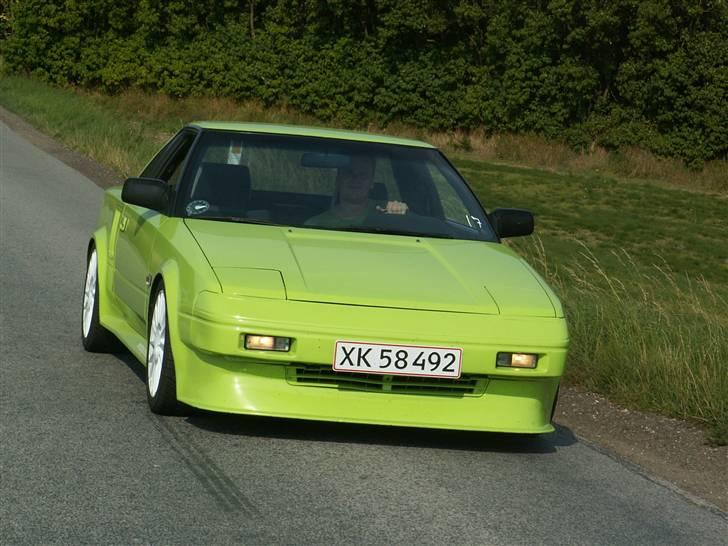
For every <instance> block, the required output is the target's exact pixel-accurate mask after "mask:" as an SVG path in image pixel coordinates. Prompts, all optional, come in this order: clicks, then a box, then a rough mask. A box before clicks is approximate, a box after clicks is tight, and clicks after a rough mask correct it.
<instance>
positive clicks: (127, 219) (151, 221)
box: [113, 129, 197, 335]
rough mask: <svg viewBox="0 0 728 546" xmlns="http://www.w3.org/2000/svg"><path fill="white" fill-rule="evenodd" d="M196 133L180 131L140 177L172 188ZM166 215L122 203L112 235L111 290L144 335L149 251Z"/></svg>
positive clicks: (131, 322)
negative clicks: (157, 180)
mask: <svg viewBox="0 0 728 546" xmlns="http://www.w3.org/2000/svg"><path fill="white" fill-rule="evenodd" d="M196 136H197V133H196V131H192V130H188V129H185V130H182V131H180V133H178V134H177V136H176V137H175V138H174V139H172V141H171V142H170V143H169V144H168V145H167V146H165V147H164V148H163V149H162V151H161V152H160V153H159V154H157V156H156V157H155V158H154V159H153V160H152V161H151V162H150V163H149V165H148V166H147V168H146V169H144V172H143V173H142V176H143V177H145V178H157V179H160V180H164V181H165V182H167V183H168V184H169V186H170V187H171V189H172V190H174V189H175V188H176V185H177V183H178V182H179V180H180V178H181V176H182V172H183V170H184V166H185V163H186V159H187V156H188V155H189V151H190V149H191V147H192V144H193V142H194V140H195V138H196ZM171 195H174V193H173V191H172V192H171ZM165 218H166V216H165V214H162V213H160V212H157V211H154V210H150V209H147V208H144V207H139V206H137V205H130V204H128V203H125V204H124V209H123V211H122V213H121V218H120V219H119V222H118V225H117V233H116V237H115V238H114V245H115V247H114V248H115V252H114V255H115V260H114V267H115V270H114V274H113V290H114V293H115V295H116V297H117V299H118V301H119V303H120V307H121V308H122V311H123V312H124V314H125V316H126V318H127V321H128V322H129V324H130V325H131V326H132V327H133V328H134V329H135V330H136V331H137V332H138V333H140V334H141V335H145V334H146V332H145V330H146V315H147V298H148V290H149V285H150V284H151V280H152V279H151V275H150V272H149V267H148V266H149V259H150V253H151V250H152V247H153V243H154V239H155V237H156V236H157V233H158V232H159V226H160V224H161V222H163V221H164V219H165Z"/></svg>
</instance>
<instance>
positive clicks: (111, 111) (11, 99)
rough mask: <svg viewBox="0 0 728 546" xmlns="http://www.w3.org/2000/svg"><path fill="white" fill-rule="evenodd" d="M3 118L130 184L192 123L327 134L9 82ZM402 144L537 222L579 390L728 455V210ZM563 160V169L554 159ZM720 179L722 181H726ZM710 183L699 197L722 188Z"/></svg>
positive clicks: (127, 97) (537, 261) (252, 117)
mask: <svg viewBox="0 0 728 546" xmlns="http://www.w3.org/2000/svg"><path fill="white" fill-rule="evenodd" d="M0 104H2V105H3V106H5V107H6V108H8V109H9V110H12V111H14V112H16V113H18V114H20V115H21V116H23V117H24V118H26V119H27V120H28V121H30V122H31V123H32V124H33V125H35V126H36V127H38V128H39V129H41V130H42V131H44V132H46V133H47V134H50V135H51V136H54V137H56V138H57V139H58V140H60V141H61V142H63V143H64V144H66V145H67V146H69V147H71V148H74V149H76V150H78V151H80V152H82V153H84V154H86V155H88V156H90V157H92V158H94V159H95V160H97V161H99V162H101V163H103V164H105V165H107V166H109V167H111V168H113V169H115V170H116V171H118V172H120V173H121V174H122V175H129V174H137V173H138V172H139V171H140V170H141V168H142V166H143V165H144V163H145V162H146V161H147V160H148V159H149V158H150V157H151V156H152V155H153V153H154V152H155V151H156V150H157V149H158V148H159V147H160V146H161V144H162V143H163V142H164V141H165V140H166V139H167V138H168V137H169V135H170V134H172V133H173V132H174V131H175V130H176V129H178V128H179V127H181V126H182V125H183V124H184V123H185V122H187V121H190V120H193V119H240V120H249V121H267V122H287V123H303V124H308V125H314V124H316V121H315V120H312V119H310V118H307V117H304V116H301V115H299V114H296V113H295V112H289V111H287V110H285V109H278V110H264V109H262V108H260V107H259V106H257V105H254V104H244V105H240V104H235V103H232V102H231V101H229V100H221V99H199V98H198V99H187V100H184V101H174V100H171V99H168V98H166V97H161V96H147V95H143V94H140V93H133V92H132V93H127V94H124V95H120V96H116V97H108V96H103V95H96V94H91V93H87V92H77V91H72V90H62V89H56V88H52V87H49V86H47V85H45V84H42V83H40V82H37V81H34V80H29V79H26V78H20V77H5V78H3V79H2V80H0ZM393 131H394V129H392V128H390V132H393ZM400 134H402V135H404V136H415V137H419V138H423V139H426V140H430V141H432V142H435V143H436V144H438V145H440V146H443V147H445V148H448V147H453V146H457V147H459V148H460V149H462V148H468V147H469V148H470V149H471V153H469V154H468V157H463V156H461V157H459V159H457V160H456V165H457V166H458V168H459V169H460V170H461V172H462V173H463V174H464V176H465V177H466V178H467V179H468V181H469V182H470V184H471V185H472V186H473V188H474V189H475V191H476V193H477V194H478V196H479V197H480V199H481V201H482V202H483V203H484V204H485V205H486V207H487V208H489V209H492V208H495V207H498V206H522V207H525V208H530V209H532V210H533V211H534V212H535V214H536V216H537V222H538V234H539V235H538V237H531V238H527V239H523V240H515V241H514V242H512V243H509V244H513V245H514V246H515V247H517V248H518V250H519V251H521V252H522V253H523V254H524V255H525V256H526V257H527V258H528V259H529V261H530V262H531V263H532V264H533V265H534V266H535V267H537V268H538V269H539V270H540V271H541V273H542V274H543V275H544V276H545V277H546V279H547V280H548V281H549V283H550V284H551V285H552V286H553V287H554V288H555V289H556V290H557V292H559V294H560V295H561V297H562V299H563V301H564V304H565V307H566V309H567V314H568V320H569V325H570V329H571V335H572V345H571V353H570V356H569V367H568V371H567V380H568V381H570V382H572V383H576V384H580V385H583V386H585V387H586V388H589V389H591V390H594V391H597V392H601V393H603V394H606V395H607V396H609V397H610V398H611V399H612V400H614V401H615V402H618V403H621V404H624V405H626V406H628V407H632V408H636V409H642V410H648V411H654V412H658V413H663V414H666V415H670V416H673V417H679V418H684V419H690V420H694V421H697V422H700V423H703V424H704V425H705V426H706V427H707V430H708V431H709V437H710V441H712V442H714V443H716V444H725V443H727V442H728V374H727V373H726V368H725V362H727V361H728V246H727V245H726V241H727V240H728V224H727V223H726V221H725V218H726V210H728V196H726V195H724V194H721V193H718V194H707V193H704V192H702V191H687V190H685V189H676V188H673V187H669V186H673V185H675V184H678V185H680V184H682V182H680V181H677V182H676V179H674V178H673V179H671V178H670V177H666V179H665V180H662V181H658V182H662V183H657V184H655V183H645V182H642V181H639V180H623V179H620V178H614V177H610V176H607V175H605V171H607V172H611V171H610V170H609V169H602V168H600V165H602V164H600V163H588V161H587V160H586V159H584V158H586V156H583V157H582V159H581V161H582V162H583V163H584V164H583V165H581V166H579V168H576V167H574V168H573V169H567V170H569V171H571V172H569V173H555V172H553V171H552V170H548V169H554V168H560V166H562V165H565V164H568V162H569V161H572V160H574V161H576V159H578V156H573V157H572V159H569V157H568V156H567V155H568V154H567V152H565V151H562V152H558V148H553V147H552V148H548V147H546V146H545V145H544V146H542V147H541V148H540V149H539V147H538V146H536V145H534V149H536V150H537V152H533V153H532V154H531V155H530V156H529V157H530V159H528V158H526V159H525V160H524V158H523V157H520V156H519V157H516V155H517V154H515V152H514V150H518V149H523V146H522V144H523V142H526V141H522V142H521V144H520V145H516V144H512V145H510V146H511V147H510V148H508V146H506V145H505V144H504V142H505V140H501V141H500V144H499V142H495V143H493V142H491V144H488V143H487V141H486V140H483V143H482V145H480V146H481V148H482V149H485V148H486V147H487V146H492V147H493V148H494V149H497V147H498V146H501V148H502V149H501V152H488V153H489V154H491V155H490V156H489V155H488V154H486V153H485V152H483V153H481V154H480V156H479V157H478V158H477V159H473V149H474V147H473V144H472V141H471V142H470V143H469V144H468V143H466V144H467V146H466V145H465V144H463V143H462V142H458V139H463V138H465V136H463V135H460V136H458V135H449V136H447V135H432V134H429V135H427V134H421V133H418V132H416V131H413V130H411V129H408V128H402V131H401V132H400ZM502 138H503V139H505V138H506V137H502ZM448 139H449V140H448ZM534 142H535V141H534ZM503 146H506V147H505V148H503ZM519 146H520V148H519ZM503 150H510V152H508V153H511V154H514V156H513V157H512V159H514V160H516V161H518V162H520V163H528V162H530V161H535V160H534V158H538V157H540V156H543V158H542V159H540V160H538V161H542V162H543V163H544V165H545V166H546V167H547V168H548V169H547V170H544V169H531V168H524V167H516V166H512V165H503V164H497V163H493V162H491V161H484V160H483V159H482V158H483V157H490V158H491V159H503V156H507V155H508V153H506V152H505V151H503ZM539 150H540V151H539ZM549 150H550V152H549ZM555 150H556V151H555ZM476 151H477V150H476ZM481 151H482V150H481ZM519 153H520V152H519ZM559 153H562V155H563V157H562V158H561V159H559V158H558V157H556V158H554V157H553V156H558V155H559ZM570 153H573V152H570ZM499 154H500V155H499ZM522 155H523V154H522ZM491 156H492V157H491ZM564 158H565V159H564ZM574 158H576V159H574ZM605 165H606V164H605ZM716 165H717V166H714V168H715V169H716V172H718V171H719V170H720V169H721V168H724V167H723V166H721V165H718V164H716ZM711 168H712V167H711ZM647 170H649V169H647ZM711 176H712V175H711ZM719 178H720V177H718V178H716V180H718V179H719ZM706 180H708V181H709V178H706V179H705V180H703V182H702V183H701V184H699V187H700V188H701V189H706V188H707V187H710V188H711V189H716V188H718V186H714V185H712V184H713V183H712V182H706ZM711 180H712V179H711ZM726 180H728V178H726ZM718 189H720V188H718Z"/></svg>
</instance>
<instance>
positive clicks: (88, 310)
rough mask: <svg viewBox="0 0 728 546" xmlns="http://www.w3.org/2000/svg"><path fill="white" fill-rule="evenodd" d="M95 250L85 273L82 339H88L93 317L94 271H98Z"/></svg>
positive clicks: (94, 295) (94, 301) (94, 297)
mask: <svg viewBox="0 0 728 546" xmlns="http://www.w3.org/2000/svg"><path fill="white" fill-rule="evenodd" d="M98 263H99V261H98V257H97V256H96V249H94V250H93V251H92V252H91V257H90V258H89V260H88V270H87V271H86V286H85V287H84V289H83V337H88V334H89V332H90V331H91V321H92V320H93V317H94V304H95V303H96V274H97V273H96V271H97V269H98Z"/></svg>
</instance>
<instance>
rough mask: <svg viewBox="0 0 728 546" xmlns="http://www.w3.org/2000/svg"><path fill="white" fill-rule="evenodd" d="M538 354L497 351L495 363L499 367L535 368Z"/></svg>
mask: <svg viewBox="0 0 728 546" xmlns="http://www.w3.org/2000/svg"><path fill="white" fill-rule="evenodd" d="M537 363H538V355H534V354H530V353H498V356H496V359H495V365H496V366H498V367H501V368H535V367H536V364H537Z"/></svg>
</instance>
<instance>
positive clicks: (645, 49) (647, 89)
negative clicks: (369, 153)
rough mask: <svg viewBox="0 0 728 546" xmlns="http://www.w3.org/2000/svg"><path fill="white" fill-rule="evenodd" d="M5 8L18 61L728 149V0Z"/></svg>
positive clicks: (182, 86)
mask: <svg viewBox="0 0 728 546" xmlns="http://www.w3.org/2000/svg"><path fill="white" fill-rule="evenodd" d="M251 4H252V5H251ZM0 6H2V7H3V10H4V11H5V13H4V15H5V17H4V18H3V19H2V20H0V37H1V36H3V34H4V35H5V38H4V39H3V41H2V52H3V55H4V57H5V60H6V63H7V66H8V67H9V69H11V70H14V71H18V72H29V73H33V74H35V75H38V76H40V77H42V78H44V79H46V80H48V81H52V82H55V83H61V84H66V83H71V84H75V85H82V86H88V87H96V88H100V89H102V90H104V91H107V92H116V91H119V90H121V89H124V88H126V87H129V86H135V87H141V88H143V89H148V90H150V91H161V92H163V93H167V94H170V95H172V96H187V95H213V96H229V97H234V98H237V99H243V100H247V99H255V100H260V101H262V102H263V103H264V104H268V105H271V104H287V105H290V106H292V107H294V108H296V109H298V110H300V111H302V112H305V113H310V114H313V115H315V116H317V117H319V118H321V119H323V120H337V121H338V122H340V123H343V124H346V125H350V126H364V125H366V124H368V123H371V122H375V123H378V124H387V123H389V122H392V121H400V122H405V123H410V124H415V125H417V126H421V127H427V128H432V129H438V130H443V129H444V130H447V129H454V128H473V129H474V128H481V127H482V128H485V130H486V131H490V132H499V131H507V132H516V133H519V132H538V133H541V134H545V135H547V136H549V137H554V138H560V139H565V140H566V141H568V142H569V143H571V144H572V145H573V146H575V147H588V146H593V145H595V144H597V145H602V146H606V147H608V148H612V149H614V148H619V147H621V146H625V145H637V146H641V147H643V148H647V149H649V150H651V151H653V152H656V153H658V154H662V155H668V156H674V157H681V158H684V159H685V160H686V161H687V162H688V163H691V164H694V165H700V163H701V162H702V161H705V160H709V159H716V158H719V159H725V158H726V157H727V156H728V123H727V122H726V120H728V65H727V64H726V59H728V5H727V3H726V2H725V1H724V0H704V1H702V2H694V0H613V1H609V2H603V1H600V0H580V1H577V0H551V1H538V2H536V1H525V0H441V1H436V0H328V1H324V0H196V1H193V0H170V1H165V2H163V1H160V0H22V1H18V0H0ZM2 21H5V22H2Z"/></svg>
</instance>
